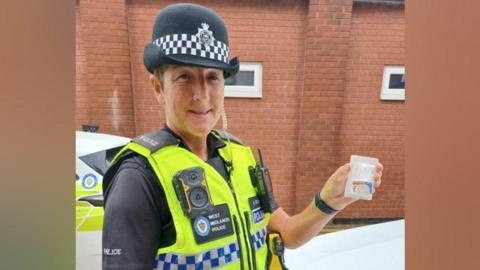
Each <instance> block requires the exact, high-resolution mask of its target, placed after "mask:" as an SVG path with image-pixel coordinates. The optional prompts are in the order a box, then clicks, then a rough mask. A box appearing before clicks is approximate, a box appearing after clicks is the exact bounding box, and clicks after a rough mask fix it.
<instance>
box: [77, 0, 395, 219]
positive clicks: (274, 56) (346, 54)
mask: <svg viewBox="0 0 480 270" xmlns="http://www.w3.org/2000/svg"><path fill="white" fill-rule="evenodd" d="M174 2H177V1H153V0H129V1H120V0H102V1H87V0H80V1H79V4H78V5H77V54H76V56H77V84H76V85H77V117H76V125H77V127H78V128H80V126H81V124H85V123H91V124H99V125H100V126H101V127H100V132H105V133H114V134H120V135H124V136H135V135H139V134H142V133H145V132H149V131H152V130H155V129H158V128H160V127H161V126H162V124H163V122H164V112H163V108H162V106H161V105H158V104H157V102H156V100H155V98H154V95H153V92H152V90H151V87H150V85H149V83H148V76H149V74H148V73H147V71H146V70H145V68H144V67H143V60H142V55H143V48H144V46H145V44H146V43H147V42H150V40H151V27H152V25H153V21H154V18H155V16H156V14H157V13H158V11H159V10H160V9H161V8H163V7H164V6H166V5H168V4H171V3H174ZM193 2H196V3H200V4H204V5H207V6H209V7H211V8H213V9H214V10H216V11H217V12H218V13H219V14H220V16H221V17H222V18H223V19H224V20H225V22H226V24H227V27H228V29H229V35H230V43H231V48H230V49H231V56H239V57H240V60H241V61H245V62H250V61H251V62H261V63H262V65H263V97H262V98H261V99H247V98H226V100H225V105H226V112H227V115H228V119H229V121H228V122H229V131H230V132H232V133H234V134H236V135H237V136H239V137H240V138H242V139H243V140H244V141H245V142H246V143H247V144H249V145H251V146H252V148H253V149H256V148H257V147H260V148H262V150H263V156H264V160H265V161H266V163H267V164H268V166H269V167H270V171H271V175H272V180H273V183H274V190H275V195H276V197H277V200H278V201H279V203H280V205H282V206H283V207H284V208H285V209H286V210H287V211H288V212H290V213H294V212H296V211H299V210H301V209H303V207H304V206H305V205H306V204H307V203H308V202H309V201H310V200H311V198H312V197H313V195H314V193H315V191H318V190H319V189H320V188H321V185H322V184H323V183H324V181H325V180H326V179H327V178H328V176H329V175H330V174H331V173H332V172H333V171H334V170H335V168H336V167H337V166H339V165H340V164H343V163H345V162H347V161H348V159H349V155H350V154H351V153H353V152H356V153H358V154H363V155H372V156H377V157H379V158H380V159H381V160H382V162H383V163H384V165H385V167H386V170H385V177H384V178H385V185H384V186H383V187H382V189H381V190H379V192H378V193H377V194H376V195H375V200H374V201H372V202H368V203H365V202H358V203H356V204H355V205H353V206H352V207H350V209H348V210H346V211H345V212H344V213H342V214H341V215H340V216H339V217H362V218H365V217H399V216H403V193H402V192H403V146H402V140H403V136H402V134H403V128H404V126H403V115H402V112H403V107H404V104H403V102H382V101H380V100H379V95H380V92H379V91H380V84H381V79H382V78H381V75H382V74H381V72H382V71H383V65H384V64H402V63H403V62H404V60H403V53H404V49H403V31H404V29H403V6H401V7H400V8H391V7H390V8H388V7H385V6H378V5H373V6H370V5H355V6H354V7H353V13H352V0H338V1H327V0H311V1H306V0H283V1H274V0H270V1H256V0H250V1H234V0H225V1H215V0H204V1H193ZM378 34H382V36H379V35H378ZM379 38H381V39H382V40H384V41H380V42H378V39H379ZM115 92H116V94H115ZM115 96H116V97H115ZM359 119H360V120H359Z"/></svg>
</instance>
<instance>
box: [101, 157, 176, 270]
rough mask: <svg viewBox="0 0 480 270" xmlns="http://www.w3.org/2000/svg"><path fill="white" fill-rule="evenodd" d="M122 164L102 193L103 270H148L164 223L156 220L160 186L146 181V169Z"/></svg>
mask: <svg viewBox="0 0 480 270" xmlns="http://www.w3.org/2000/svg"><path fill="white" fill-rule="evenodd" d="M124 163H125V164H122V165H121V166H120V167H119V169H118V171H117V173H116V174H115V176H114V177H113V179H112V182H111V183H110V185H109V187H108V188H107V191H106V193H105V215H104V224H103V234H102V245H103V255H102V256H103V260H102V261H103V262H102V265H103V269H104V270H107V269H108V270H112V269H123V270H124V269H131V270H134V269H135V270H137V269H138V270H140V269H142V270H143V269H152V265H153V262H154V259H155V256H156V253H157V249H158V248H159V245H160V241H159V239H160V238H161V233H162V230H161V228H162V218H164V221H165V217H160V215H161V214H162V212H161V211H160V210H161V209H158V207H159V202H158V200H159V198H158V196H157V195H156V194H158V193H159V189H160V190H161V188H160V184H159V183H158V181H157V182H156V183H155V182H154V181H152V179H149V177H150V178H151V176H150V175H149V174H148V173H147V172H148V171H146V170H145V169H146V166H142V164H139V163H138V162H129V161H128V160H126V161H124ZM155 180H156V177H155ZM155 184H156V185H155ZM161 192H162V194H163V190H161ZM167 219H168V217H167ZM170 219H171V216H170Z"/></svg>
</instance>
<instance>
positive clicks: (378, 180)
mask: <svg viewBox="0 0 480 270" xmlns="http://www.w3.org/2000/svg"><path fill="white" fill-rule="evenodd" d="M382 174H383V165H382V163H380V162H379V163H378V165H377V173H376V174H375V188H378V187H380V185H381V184H382Z"/></svg>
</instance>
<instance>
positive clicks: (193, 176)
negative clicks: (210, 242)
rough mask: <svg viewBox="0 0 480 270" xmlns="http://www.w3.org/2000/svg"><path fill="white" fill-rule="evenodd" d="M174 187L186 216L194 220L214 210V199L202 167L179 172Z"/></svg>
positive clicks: (174, 179)
mask: <svg viewBox="0 0 480 270" xmlns="http://www.w3.org/2000/svg"><path fill="white" fill-rule="evenodd" d="M173 185H174V187H175V191H176V193H177V197H178V199H179V200H180V203H181V204H182V209H183V211H184V213H185V215H187V216H189V217H190V218H194V217H197V216H198V215H200V214H203V213H206V212H208V211H210V210H211V209H212V207H213V205H212V199H211V197H210V193H209V192H208V187H207V181H206V180H205V172H204V170H203V168H202V167H194V168H189V169H185V170H182V171H179V172H178V173H177V174H176V175H175V177H174V178H173Z"/></svg>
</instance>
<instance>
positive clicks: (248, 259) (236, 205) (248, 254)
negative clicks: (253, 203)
mask: <svg viewBox="0 0 480 270" xmlns="http://www.w3.org/2000/svg"><path fill="white" fill-rule="evenodd" d="M227 183H228V187H230V191H231V192H232V195H233V200H234V201H235V207H236V208H237V213H238V214H240V215H241V214H242V212H241V211H240V207H239V206H238V201H237V195H236V194H235V190H234V189H233V185H232V182H231V180H230V179H227ZM234 218H235V216H234ZM239 218H240V224H241V225H242V230H243V242H244V243H245V246H246V247H247V248H248V246H249V242H248V240H247V239H245V232H246V231H245V225H244V224H243V222H242V220H241V216H240V217H239ZM248 234H250V231H249V232H248ZM237 237H238V234H237ZM238 245H239V246H241V243H238ZM240 249H241V248H240ZM240 253H241V252H240ZM247 262H248V269H252V266H251V264H250V252H248V250H247ZM242 266H243V264H242ZM242 269H243V268H242Z"/></svg>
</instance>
